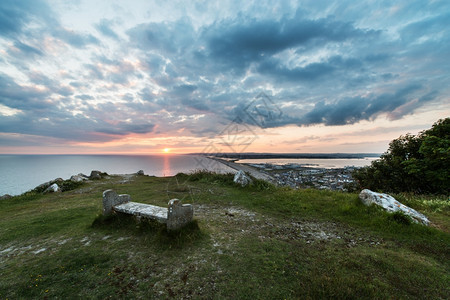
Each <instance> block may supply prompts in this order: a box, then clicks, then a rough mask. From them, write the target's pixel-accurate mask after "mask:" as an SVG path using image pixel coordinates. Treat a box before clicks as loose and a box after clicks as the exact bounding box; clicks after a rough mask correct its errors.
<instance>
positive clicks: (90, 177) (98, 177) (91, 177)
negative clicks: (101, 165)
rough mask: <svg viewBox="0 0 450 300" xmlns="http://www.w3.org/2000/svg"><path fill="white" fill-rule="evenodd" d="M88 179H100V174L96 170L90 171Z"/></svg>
mask: <svg viewBox="0 0 450 300" xmlns="http://www.w3.org/2000/svg"><path fill="white" fill-rule="evenodd" d="M89 179H102V172H100V171H96V170H93V171H91V176H89Z"/></svg>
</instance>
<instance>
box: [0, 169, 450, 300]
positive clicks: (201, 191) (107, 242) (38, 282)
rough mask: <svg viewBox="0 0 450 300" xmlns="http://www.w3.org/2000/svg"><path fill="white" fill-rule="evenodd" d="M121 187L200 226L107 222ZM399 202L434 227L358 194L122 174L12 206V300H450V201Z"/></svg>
mask: <svg viewBox="0 0 450 300" xmlns="http://www.w3.org/2000/svg"><path fill="white" fill-rule="evenodd" d="M110 188H112V189H114V190H115V191H117V192H118V193H127V194H130V195H131V197H132V200H133V201H136V202H143V203H151V204H156V205H161V206H166V205H167V201H168V200H169V199H171V198H179V199H183V202H184V203H192V204H193V205H194V214H195V219H196V221H195V222H194V223H193V224H191V226H189V227H188V228H185V229H184V230H182V231H179V232H174V233H167V232H166V231H165V229H164V227H163V226H161V225H159V224H155V223H152V222H148V223H136V222H135V221H134V220H133V218H129V217H123V216H115V217H111V218H103V217H101V216H100V212H101V202H102V201H101V200H102V192H103V191H104V190H106V189H110ZM396 196H397V198H398V199H399V200H400V201H402V202H403V203H405V204H406V205H409V206H411V207H413V208H415V209H417V210H419V211H420V212H422V213H424V214H425V215H427V216H428V217H429V219H430V220H431V222H432V223H433V225H432V226H431V227H424V226H421V225H417V224H413V223H411V222H409V219H407V218H405V217H404V216H402V215H391V214H387V213H385V212H382V211H381V210H379V209H377V208H375V207H369V208H368V207H365V206H363V205H362V204H361V203H360V202H359V200H358V196H357V194H349V193H339V192H330V191H318V190H301V191H294V190H291V189H287V188H275V187H273V186H270V185H268V184H266V183H264V182H261V181H256V182H255V184H254V185H253V186H251V187H246V188H242V187H239V186H236V185H234V184H233V183H232V175H215V174H209V173H195V174H192V175H190V176H188V175H182V174H180V175H177V176H176V177H167V178H156V177H148V176H110V177H108V178H106V179H102V180H99V181H93V182H89V183H85V184H84V185H82V186H80V187H78V188H76V189H74V190H71V191H66V192H63V193H57V194H48V195H41V194H37V193H29V194H25V195H22V196H18V197H13V198H11V199H8V200H1V201H0V278H1V280H0V299H17V298H46V297H48V298H57V297H58V298H92V299H103V298H108V297H113V298H117V297H120V298H127V299H128V298H145V299H147V298H172V297H173V298H177V299H180V298H207V299H210V298H218V299H222V298H228V299H236V298H239V299H293V298H294V299H295V298H297V299H299V298H301V299H323V298H333V299H343V298H345V299H353V298H354V299H364V298H370V299H373V298H394V299H400V298H421V299H422V298H428V299H448V298H449V295H450V291H449V288H448V287H449V286H450V280H449V279H450V272H449V270H450V233H449V228H450V218H449V212H450V205H449V201H448V199H446V198H439V197H416V196H409V195H396Z"/></svg>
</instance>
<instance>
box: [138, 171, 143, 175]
mask: <svg viewBox="0 0 450 300" xmlns="http://www.w3.org/2000/svg"><path fill="white" fill-rule="evenodd" d="M136 174H137V175H144V170H139V171H137V173H136Z"/></svg>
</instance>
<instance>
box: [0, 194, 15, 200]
mask: <svg viewBox="0 0 450 300" xmlns="http://www.w3.org/2000/svg"><path fill="white" fill-rule="evenodd" d="M10 198H12V196H11V195H9V194H5V195H3V196H0V200H6V199H10Z"/></svg>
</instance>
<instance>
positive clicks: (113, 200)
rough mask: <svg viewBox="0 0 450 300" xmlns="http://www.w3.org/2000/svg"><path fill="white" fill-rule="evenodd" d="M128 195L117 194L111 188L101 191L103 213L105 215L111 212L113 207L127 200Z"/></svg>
mask: <svg viewBox="0 0 450 300" xmlns="http://www.w3.org/2000/svg"><path fill="white" fill-rule="evenodd" d="M130 200H131V197H130V195H127V194H123V195H117V193H116V192H114V191H113V190H106V191H104V192H103V215H105V216H107V215H109V214H111V213H112V209H113V207H115V206H116V205H120V204H122V203H126V202H129V201H130Z"/></svg>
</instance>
